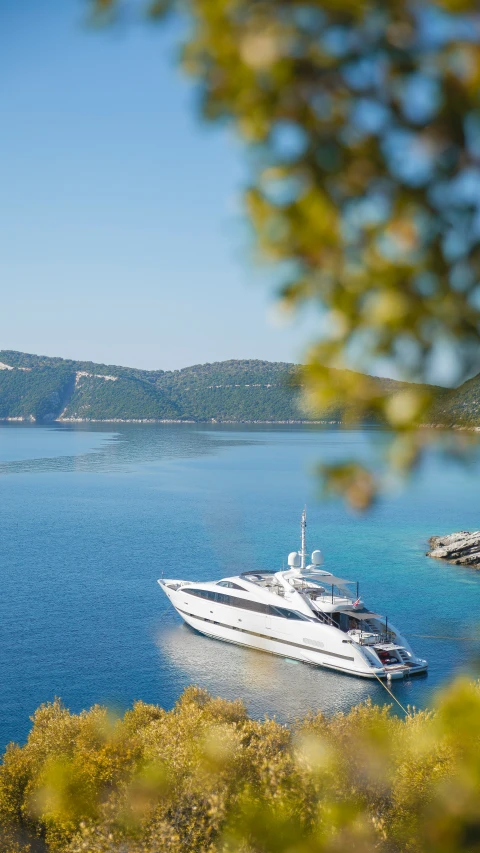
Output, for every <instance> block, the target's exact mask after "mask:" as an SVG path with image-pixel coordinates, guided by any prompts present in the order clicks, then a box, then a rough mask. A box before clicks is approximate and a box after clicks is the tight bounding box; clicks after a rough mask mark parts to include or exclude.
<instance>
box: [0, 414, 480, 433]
mask: <svg viewBox="0 0 480 853" xmlns="http://www.w3.org/2000/svg"><path fill="white" fill-rule="evenodd" d="M0 423H30V424H38V425H39V426H47V425H48V424H204V425H205V424H219V425H221V424H232V425H235V424H238V425H239V426H240V425H242V424H245V425H249V424H252V425H262V424H265V425H267V426H269V425H270V426H275V425H279V426H282V425H283V426H289V425H292V426H295V425H298V426H307V425H309V424H310V425H312V426H342V421H339V420H327V419H324V420H315V421H313V420H301V419H293V418H291V419H285V420H281V421H279V420H278V421H262V420H248V421H247V420H222V419H220V418H209V419H208V420H193V419H192V418H61V417H60V418H53V417H52V418H48V417H47V418H44V419H43V420H36V418H34V417H33V415H27V416H26V417H23V416H19V417H7V418H0ZM356 426H358V427H362V428H363V427H366V426H373V427H383V428H384V429H392V428H391V427H389V426H388V425H387V424H380V423H376V424H375V423H361V424H360V423H359V424H356ZM417 429H432V430H433V429H435V430H445V431H446V430H448V431H451V430H456V431H465V432H480V425H479V426H465V425H463V424H452V425H448V424H418V427H417Z"/></svg>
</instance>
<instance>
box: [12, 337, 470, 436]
mask: <svg viewBox="0 0 480 853" xmlns="http://www.w3.org/2000/svg"><path fill="white" fill-rule="evenodd" d="M299 370H300V368H299V366H298V365H295V364H289V363H287V362H269V361H260V360H231V361H221V362H214V363H212V364H197V365H194V366H192V367H186V368H184V369H182V370H171V371H164V370H139V369H136V368H130V367H118V366H116V365H106V364H95V363H94V362H88V361H72V360H69V359H63V358H50V357H48V356H38V355H32V354H29V353H23V352H16V351H13V350H0V420H2V421H31V422H37V423H49V422H53V421H58V422H63V423H65V422H66V423H68V422H83V421H87V422H114V423H115V422H133V423H138V422H140V423H147V422H168V423H178V422H182V423H183V422H186V423H207V422H218V423H265V424H268V423H312V422H313V423H315V422H316V423H336V422H338V421H340V420H341V419H342V411H340V410H339V409H338V408H336V407H335V405H332V406H331V407H330V408H329V409H328V410H326V411H325V412H322V413H321V415H317V416H309V415H308V414H307V413H306V412H305V410H304V409H303V408H302V404H301V399H300V397H301V388H300V380H299ZM372 379H373V381H374V382H376V383H379V385H380V386H381V389H382V393H384V394H386V395H390V394H394V393H395V392H396V391H398V390H400V389H402V388H404V387H405V385H406V383H403V382H397V381H395V380H393V379H382V378H376V377H373V378H372ZM434 391H435V399H436V403H435V406H434V410H433V411H432V419H431V420H432V424H431V425H433V426H447V427H453V426H457V427H479V426H480V374H479V375H478V376H476V377H474V379H470V380H469V381H468V382H466V383H464V384H463V385H462V386H460V388H457V389H452V390H450V389H444V388H435V389H434Z"/></svg>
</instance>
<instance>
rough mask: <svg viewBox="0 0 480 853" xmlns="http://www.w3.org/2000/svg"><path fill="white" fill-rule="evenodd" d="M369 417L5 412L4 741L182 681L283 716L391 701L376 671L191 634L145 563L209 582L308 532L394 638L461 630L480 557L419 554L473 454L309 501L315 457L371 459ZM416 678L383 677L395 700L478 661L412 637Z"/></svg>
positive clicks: (270, 557)
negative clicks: (252, 421)
mask: <svg viewBox="0 0 480 853" xmlns="http://www.w3.org/2000/svg"><path fill="white" fill-rule="evenodd" d="M373 437H374V438H375V441H376V445H377V446H381V444H382V442H383V441H384V440H385V436H384V435H383V434H382V433H381V432H379V431H377V432H375V431H370V432H367V431H360V430H358V431H350V432H344V431H336V430H327V429H324V430H316V429H314V428H308V427H305V428H299V427H295V428H293V427H282V426H278V427H253V426H252V427H242V428H239V427H234V426H225V427H223V426H222V427H220V426H211V427H210V426H209V427H205V426H196V425H189V424H181V425H164V424H158V425H156V424H151V425H150V424H147V425H135V424H132V425H128V424H125V425H123V424H119V425H109V426H105V425H101V426H100V425H97V426H96V425H76V426H70V425H69V426H58V425H52V426H48V427H39V426H27V425H12V424H9V425H7V424H5V425H1V426H0V581H1V588H0V589H1V597H0V690H1V697H0V747H2V748H3V746H4V745H5V743H6V742H7V741H9V740H11V739H15V740H20V741H22V740H23V739H24V738H25V737H26V734H27V732H28V728H29V725H30V722H29V716H30V715H31V714H32V713H33V711H34V710H35V708H36V707H37V706H38V705H39V704H40V703H42V702H46V701H49V700H52V699H53V698H54V697H55V696H60V697H61V698H62V699H63V701H64V702H65V704H66V705H67V706H68V707H69V708H70V709H71V710H72V711H79V710H80V709H82V708H86V707H89V706H90V705H92V704H93V703H96V702H101V703H108V704H110V705H112V706H113V707H115V708H118V709H120V710H121V709H123V708H125V707H126V706H128V705H129V704H131V703H132V702H133V701H134V700H135V699H140V698H141V699H144V700H145V701H147V702H155V703H159V704H161V705H163V706H164V707H171V706H172V704H173V703H174V702H175V700H176V699H177V697H178V696H179V694H180V693H181V691H182V690H183V688H184V687H185V686H186V685H188V684H191V683H197V684H200V685H202V686H205V687H206V688H208V689H209V690H210V691H211V692H213V693H214V694H216V695H222V696H224V697H228V698H234V697H237V696H240V697H242V698H243V699H244V700H245V702H246V703H247V706H248V708H249V710H250V711H251V713H252V714H255V715H258V716H262V715H264V714H269V715H274V714H275V715H277V716H278V717H279V718H280V719H286V718H289V717H291V716H295V715H299V714H302V713H304V712H306V711H307V710H308V709H310V708H311V709H323V710H324V711H326V712H333V711H335V710H347V709H348V708H349V707H350V705H352V704H353V703H356V702H358V701H361V700H364V699H366V698H367V697H369V696H370V697H372V699H373V700H374V701H377V702H384V701H385V700H386V699H387V700H388V697H387V695H386V693H384V691H383V689H382V687H381V686H380V685H379V684H377V683H372V682H370V681H364V680H361V679H356V678H351V677H348V676H342V675H339V674H338V675H337V674H335V673H332V672H325V671H322V670H319V669H315V668H314V667H310V666H307V665H304V664H294V663H293V662H290V661H286V660H282V659H277V658H273V657H270V656H268V655H264V654H261V653H259V652H254V651H248V650H245V649H241V648H237V647H235V646H231V645H228V644H223V643H220V642H216V641H214V640H210V639H207V638H204V637H202V636H200V635H198V634H196V633H194V632H193V631H192V630H190V629H189V628H187V627H185V626H183V625H182V624H181V622H180V620H179V618H178V617H177V615H176V614H175V613H174V612H173V611H172V610H171V609H169V608H168V607H167V606H166V600H165V599H164V597H163V595H162V592H161V590H160V588H159V586H158V585H157V583H156V579H157V577H159V576H160V575H161V573H162V572H164V573H165V575H166V576H167V577H168V576H171V577H184V578H192V579H205V580H206V579H214V578H220V577H222V576H224V575H229V574H234V573H237V572H239V571H242V570H245V569H247V568H251V567H263V568H281V566H282V560H283V559H284V558H286V556H287V554H288V552H289V551H291V550H292V549H296V548H297V547H298V546H299V542H298V535H299V519H300V512H301V509H302V507H303V505H304V503H307V504H308V508H309V527H308V535H309V540H308V544H309V547H310V548H311V549H313V548H314V547H320V548H322V550H323V552H324V554H325V558H326V567H327V568H329V569H330V570H332V571H334V572H335V573H337V574H340V575H341V576H346V577H350V578H354V579H357V578H358V579H359V580H360V581H361V591H362V593H363V597H364V598H365V599H366V602H367V604H369V605H370V606H372V607H373V608H375V609H377V610H378V611H379V612H381V613H387V614H388V616H389V617H390V618H391V619H392V621H394V622H395V623H396V624H397V625H398V626H400V627H402V628H403V629H404V630H405V632H406V633H410V634H422V635H433V636H447V637H456V638H459V637H465V636H468V637H469V636H473V635H474V634H475V632H476V626H477V622H478V617H479V615H480V572H479V573H475V572H474V571H472V570H465V569H460V568H458V567H455V566H448V565H443V564H439V563H437V562H435V561H432V560H429V559H428V558H426V557H425V556H424V554H425V550H426V539H427V538H428V536H430V535H432V534H435V533H445V532H447V531H453V530H459V529H478V528H479V527H480V513H479V508H480V464H479V462H478V456H477V461H475V459H470V461H469V462H468V463H467V464H466V465H464V466H459V465H458V464H456V463H454V462H453V461H452V460H447V459H445V458H444V457H443V456H442V454H441V453H440V451H439V450H432V451H431V452H430V453H429V455H428V458H427V459H426V460H425V462H424V464H423V465H422V467H421V469H420V470H419V471H418V472H417V473H416V474H415V476H414V477H413V478H412V479H411V480H410V481H409V482H408V483H407V484H406V485H405V486H404V487H403V489H397V490H395V491H392V492H391V493H390V494H389V496H388V497H387V498H385V499H383V500H382V501H381V502H380V504H379V505H378V506H377V507H376V508H374V509H373V510H372V511H371V512H370V513H369V514H367V515H366V516H365V517H360V518H359V517H356V516H354V515H352V514H350V513H349V512H347V511H346V510H345V508H344V507H343V505H342V504H341V503H339V502H334V503H319V502H318V500H317V499H316V489H317V485H316V482H315V479H314V477H313V476H312V469H313V466H314V464H315V463H316V462H317V461H318V460H319V459H320V458H322V459H324V460H332V459H335V458H337V457H339V456H341V455H342V454H347V455H355V454H356V455H360V456H361V457H365V456H368V455H369V454H370V452H371V451H370V449H369V448H370V444H371V441H372V438H373ZM412 643H413V644H414V648H415V649H417V650H418V651H419V653H421V654H422V655H423V656H425V657H427V658H428V659H429V661H430V672H429V674H428V676H427V677H420V678H417V679H416V680H412V681H408V682H397V683H395V684H394V687H393V690H394V691H395V693H396V695H397V696H398V698H399V699H400V701H401V702H403V703H404V704H405V703H410V704H413V705H416V706H417V707H424V706H428V705H429V704H431V702H432V701H433V697H434V694H435V691H436V690H437V689H438V687H439V686H440V685H441V684H442V683H444V682H445V681H446V680H448V679H449V678H450V677H451V676H452V675H453V674H454V673H456V672H459V671H461V670H462V669H465V668H467V667H469V666H470V667H471V666H475V664H474V661H475V657H476V654H477V652H478V647H477V646H476V645H475V643H474V642H467V641H465V640H460V639H457V640H438V639H428V638H416V639H412Z"/></svg>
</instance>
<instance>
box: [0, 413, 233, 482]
mask: <svg viewBox="0 0 480 853" xmlns="http://www.w3.org/2000/svg"><path fill="white" fill-rule="evenodd" d="M2 428H4V429H5V432H3V433H2V436H4V437H5V438H6V439H7V440H8V439H12V437H13V431H14V430H15V431H16V433H15V435H16V436H18V435H19V434H20V435H22V436H23V435H25V432H24V431H28V433H27V435H28V436H29V437H30V438H31V440H32V445H33V446H36V445H37V442H36V441H35V433H37V434H38V433H39V432H41V433H43V435H45V434H46V433H52V432H53V433H54V434H55V436H56V438H57V442H56V452H55V453H52V454H51V455H49V454H46V453H45V449H44V448H42V447H41V442H38V456H35V454H34V452H33V453H32V451H31V452H30V453H29V454H28V458H8V459H6V460H4V461H0V474H9V473H11V474H17V473H35V472H49V471H61V472H62V471H63V472H68V471H85V472H89V471H91V472H98V473H103V472H106V471H109V472H115V471H124V470H126V469H127V468H128V467H129V466H131V465H138V464H147V463H148V464H155V462H168V461H169V460H172V461H173V460H175V459H191V458H196V457H202V456H207V455H212V454H214V453H216V452H217V450H218V449H219V448H222V449H224V448H226V447H228V446H236V445H240V444H242V445H244V444H246V443H248V440H246V439H245V438H239V437H232V438H226V437H225V435H223V436H220V435H219V436H215V435H214V434H213V433H212V434H210V433H209V432H208V429H207V430H205V429H203V428H201V427H199V426H198V425H196V424H171V425H170V424H118V425H117V424H68V425H58V424H55V425H52V426H49V427H41V426H37V425H30V424H15V425H2ZM19 431H20V432H19ZM79 434H83V435H84V436H85V437H87V436H88V437H89V438H90V441H87V442H84V443H83V446H82V444H79V445H78V446H76V442H75V441H74V440H73V441H72V439H75V437H77V436H78V435H79ZM9 455H10V456H11V455H12V454H11V453H10V454H9ZM18 455H19V456H20V457H21V456H22V452H21V450H20V448H19V453H18Z"/></svg>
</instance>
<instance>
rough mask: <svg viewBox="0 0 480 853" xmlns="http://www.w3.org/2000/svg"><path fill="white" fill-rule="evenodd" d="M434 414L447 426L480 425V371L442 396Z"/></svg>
mask: <svg viewBox="0 0 480 853" xmlns="http://www.w3.org/2000/svg"><path fill="white" fill-rule="evenodd" d="M434 415H435V419H436V420H437V421H438V422H439V423H442V424H445V425H447V426H470V427H473V426H480V373H479V374H478V375H477V376H474V377H473V378H472V379H468V380H467V382H464V383H463V385H460V386H459V387H458V388H454V389H453V390H452V391H450V392H449V393H448V394H446V395H445V396H442V397H441V398H440V399H439V400H438V402H437V405H436V406H435V409H434Z"/></svg>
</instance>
